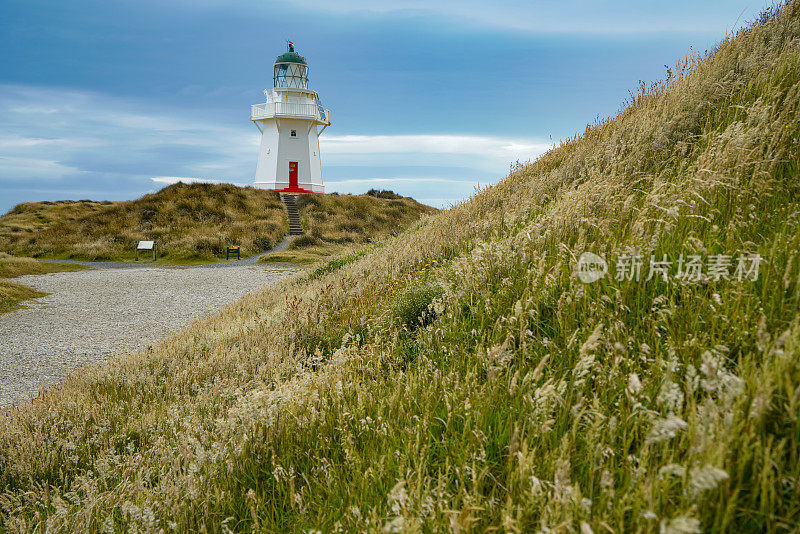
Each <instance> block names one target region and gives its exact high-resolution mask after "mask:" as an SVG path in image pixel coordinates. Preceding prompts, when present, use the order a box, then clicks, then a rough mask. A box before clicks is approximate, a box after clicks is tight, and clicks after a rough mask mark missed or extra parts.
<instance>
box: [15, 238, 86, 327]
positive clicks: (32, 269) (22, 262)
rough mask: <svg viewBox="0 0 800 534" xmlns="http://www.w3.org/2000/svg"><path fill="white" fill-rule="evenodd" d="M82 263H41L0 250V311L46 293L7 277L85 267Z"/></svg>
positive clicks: (74, 269)
mask: <svg viewBox="0 0 800 534" xmlns="http://www.w3.org/2000/svg"><path fill="white" fill-rule="evenodd" d="M86 268H87V267H84V266H83V265H72V264H69V263H41V262H38V261H36V260H34V259H31V258H16V257H13V256H9V255H8V254H5V253H3V252H0V313H7V312H10V311H14V310H17V309H19V308H20V307H22V304H21V303H22V301H24V300H27V299H32V298H37V297H44V296H45V295H47V293H42V292H41V291H36V290H35V289H33V288H30V287H28V286H25V285H23V284H19V283H16V282H12V281H11V280H8V279H9V278H15V277H17V276H23V275H26V274H45V273H55V272H64V271H78V270H82V269H86Z"/></svg>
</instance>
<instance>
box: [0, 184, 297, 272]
mask: <svg viewBox="0 0 800 534" xmlns="http://www.w3.org/2000/svg"><path fill="white" fill-rule="evenodd" d="M287 228H288V223H287V221H286V213H285V209H284V208H283V205H282V203H281V202H280V198H279V196H278V194H277V193H275V192H273V191H262V190H259V189H253V188H250V187H244V188H243V187H237V186H234V185H228V184H219V185H217V184H183V183H178V184H175V185H171V186H168V187H165V188H164V189H162V190H161V191H158V192H157V193H153V194H151V195H145V196H144V197H142V198H140V199H138V200H133V201H124V202H88V201H80V202H66V201H65V202H55V203H52V202H47V203H44V202H35V203H26V204H20V205H19V206H17V207H15V208H14V209H12V210H11V211H10V212H9V213H8V214H6V215H4V216H3V217H0V248H2V249H3V250H5V251H7V252H10V253H12V254H15V255H18V256H32V257H50V258H65V259H82V260H131V259H133V256H134V251H133V249H134V245H135V243H136V241H138V240H141V239H155V240H156V241H158V254H159V258H164V259H167V260H169V261H176V262H183V261H190V262H191V261H209V260H212V261H213V260H219V259H220V257H224V255H225V247H226V246H227V245H239V246H241V249H242V254H243V255H245V256H248V255H251V254H255V253H257V252H263V251H264V250H268V249H269V248H271V247H272V246H274V245H275V244H276V243H278V242H279V241H280V240H281V239H283V236H284V235H285V233H286V231H287Z"/></svg>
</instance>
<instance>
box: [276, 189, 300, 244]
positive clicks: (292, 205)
mask: <svg viewBox="0 0 800 534" xmlns="http://www.w3.org/2000/svg"><path fill="white" fill-rule="evenodd" d="M281 201H282V202H283V203H284V205H285V206H286V212H287V213H288V214H289V235H301V234H302V233H303V226H302V225H301V224H300V212H299V211H298V210H297V195H290V194H285V193H281Z"/></svg>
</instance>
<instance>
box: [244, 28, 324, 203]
mask: <svg viewBox="0 0 800 534" xmlns="http://www.w3.org/2000/svg"><path fill="white" fill-rule="evenodd" d="M264 94H265V95H266V97H267V101H266V103H264V104H256V105H254V106H252V107H251V110H250V120H251V121H253V122H254V123H255V125H256V126H257V127H258V129H259V130H260V131H261V146H260V148H259V151H258V166H257V167H256V179H255V184H254V186H255V187H257V188H259V189H275V190H278V191H284V192H287V193H290V192H291V193H324V192H325V188H324V186H323V185H322V164H321V163H320V157H319V136H320V134H322V132H323V131H324V130H325V128H327V127H328V126H330V124H331V123H330V120H329V118H328V116H329V114H330V111H329V110H327V109H323V108H322V104H321V103H320V101H319V96H318V95H317V93H315V92H314V91H312V90H311V89H309V88H308V64H307V63H306V60H305V58H304V57H303V56H301V55H300V54H298V53H297V52H295V51H294V44H293V43H292V42H291V41H289V50H288V51H287V52H286V53H284V54H281V55H280V56H278V58H277V59H276V60H275V73H274V76H273V83H272V89H267V90H265V91H264ZM320 127H321V129H320Z"/></svg>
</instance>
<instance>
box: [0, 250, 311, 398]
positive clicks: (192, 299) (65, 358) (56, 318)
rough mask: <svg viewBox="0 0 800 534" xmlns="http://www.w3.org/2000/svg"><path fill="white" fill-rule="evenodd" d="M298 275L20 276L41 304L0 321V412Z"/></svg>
mask: <svg viewBox="0 0 800 534" xmlns="http://www.w3.org/2000/svg"><path fill="white" fill-rule="evenodd" d="M297 270H298V269H297V268H296V267H295V268H292V267H288V266H276V265H269V264H257V265H252V266H247V265H241V264H240V265H238V266H230V267H229V268H226V269H199V268H192V269H161V268H154V267H146V268H142V267H141V266H139V268H136V269H134V268H126V269H98V270H88V271H76V272H66V273H52V274H45V275H28V276H21V277H19V278H18V279H17V280H18V281H19V282H20V283H22V284H25V285H27V286H31V287H34V288H36V289H38V290H40V291H44V292H47V293H51V295H48V296H46V297H42V298H38V299H31V300H27V301H25V305H26V306H27V308H22V309H20V310H16V311H13V312H11V313H6V314H2V315H0V409H3V408H7V407H9V406H11V405H12V404H14V403H19V402H20V401H24V400H25V399H28V398H30V397H32V396H35V395H36V393H37V391H38V390H39V388H41V387H42V386H49V385H52V384H55V383H57V382H58V381H59V380H60V379H62V378H63V377H64V376H66V375H67V374H69V373H70V372H72V371H74V370H75V369H77V368H78V367H81V366H83V365H87V364H93V363H101V362H105V361H107V360H108V359H110V358H113V357H114V356H117V355H120V354H123V353H125V352H126V351H130V350H133V349H136V348H139V347H142V346H147V345H149V344H152V343H154V342H155V341H157V340H158V339H159V338H161V337H162V336H164V335H165V334H167V333H169V332H171V331H174V330H178V329H180V328H183V327H185V326H186V325H188V324H189V323H190V322H191V321H192V320H193V319H195V318H198V317H201V316H206V315H210V314H213V313H214V312H216V311H217V310H219V309H220V308H221V307H222V306H224V305H225V304H228V303H229V302H232V301H234V300H236V299H238V298H239V297H241V296H242V295H244V294H246V293H249V292H250V291H253V290H255V289H258V288H259V287H262V286H264V285H268V284H274V283H276V282H279V281H280V280H283V279H285V278H286V277H287V276H289V275H290V274H292V273H295V272H297Z"/></svg>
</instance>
